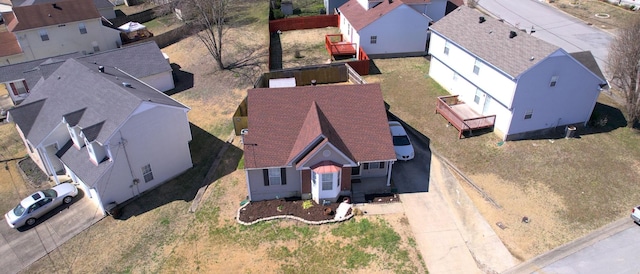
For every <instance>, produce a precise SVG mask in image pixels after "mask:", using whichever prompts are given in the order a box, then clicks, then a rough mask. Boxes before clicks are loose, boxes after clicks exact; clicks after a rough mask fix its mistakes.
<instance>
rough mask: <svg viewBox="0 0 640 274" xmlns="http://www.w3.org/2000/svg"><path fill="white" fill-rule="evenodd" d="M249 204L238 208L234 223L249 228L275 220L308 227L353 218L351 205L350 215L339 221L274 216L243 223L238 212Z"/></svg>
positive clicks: (336, 221)
mask: <svg viewBox="0 0 640 274" xmlns="http://www.w3.org/2000/svg"><path fill="white" fill-rule="evenodd" d="M249 204H251V202H248V203H246V204H244V205H242V206H241V207H240V208H238V211H237V213H236V221H237V222H238V223H239V224H241V225H245V226H250V225H254V224H257V223H259V222H263V221H271V220H277V219H292V220H296V221H300V222H303V223H305V224H309V225H323V224H328V223H338V222H344V221H346V220H349V219H351V218H353V216H354V213H353V204H351V214H349V215H347V216H345V217H344V218H342V219H339V220H335V219H332V220H324V221H307V220H305V219H303V218H300V217H296V216H292V215H276V216H271V217H266V218H261V219H258V220H255V221H253V222H244V221H242V220H240V211H242V209H243V208H245V207H246V206H248V205H249Z"/></svg>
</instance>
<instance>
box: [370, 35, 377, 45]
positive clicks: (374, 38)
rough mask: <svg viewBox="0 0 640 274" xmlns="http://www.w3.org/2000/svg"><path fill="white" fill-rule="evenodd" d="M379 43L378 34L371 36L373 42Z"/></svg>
mask: <svg viewBox="0 0 640 274" xmlns="http://www.w3.org/2000/svg"><path fill="white" fill-rule="evenodd" d="M375 43H378V36H377V35H372V36H371V44H375Z"/></svg>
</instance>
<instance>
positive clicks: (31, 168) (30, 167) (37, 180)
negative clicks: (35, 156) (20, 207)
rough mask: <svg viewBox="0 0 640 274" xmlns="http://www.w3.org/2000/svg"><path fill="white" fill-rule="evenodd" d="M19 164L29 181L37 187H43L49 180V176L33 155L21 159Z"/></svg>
mask: <svg viewBox="0 0 640 274" xmlns="http://www.w3.org/2000/svg"><path fill="white" fill-rule="evenodd" d="M18 166H20V169H22V172H24V175H26V176H27V179H28V182H29V183H30V184H31V185H32V186H33V187H35V188H41V187H42V186H43V185H45V184H46V183H47V182H48V181H49V176H47V175H46V174H44V172H42V170H41V169H40V168H39V167H38V165H36V163H35V162H33V160H32V159H31V157H27V158H25V159H23V160H21V161H19V162H18Z"/></svg>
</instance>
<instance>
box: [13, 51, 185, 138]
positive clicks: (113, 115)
mask: <svg viewBox="0 0 640 274" xmlns="http://www.w3.org/2000/svg"><path fill="white" fill-rule="evenodd" d="M123 83H128V85H130V87H125V86H124V85H123ZM143 101H148V102H153V103H157V104H161V105H168V106H173V107H179V108H187V107H186V106H184V105H182V104H181V103H179V102H177V101H175V100H173V99H172V98H171V97H169V96H167V95H165V94H163V93H162V92H160V91H158V90H156V89H153V88H151V87H149V86H147V85H146V84H144V83H142V82H140V81H138V80H136V79H133V78H131V77H129V76H127V75H126V74H124V73H122V72H121V71H119V70H117V69H115V68H111V67H105V72H104V73H101V72H99V71H98V66H96V65H94V64H93V63H87V62H84V61H83V60H75V59H69V60H67V61H65V62H64V63H63V64H62V65H61V66H60V67H59V68H58V69H57V70H55V71H54V72H53V73H52V74H51V76H50V77H48V78H46V79H45V80H43V81H40V82H39V83H38V84H37V85H36V86H35V87H34V88H33V91H32V92H31V94H30V95H29V96H28V97H27V99H25V101H24V102H23V103H22V104H21V105H20V106H18V107H16V108H14V109H12V110H10V111H9V116H10V118H11V119H12V120H13V121H14V122H15V123H16V124H17V125H18V126H19V127H20V129H21V130H22V132H23V134H24V135H25V137H26V138H27V139H28V140H29V141H30V142H31V143H32V144H33V145H38V144H40V142H42V141H43V140H44V138H45V137H46V136H47V135H48V134H49V133H50V132H52V131H53V129H55V128H56V127H57V126H58V125H59V124H60V123H61V122H62V118H63V117H72V118H73V120H75V121H73V122H76V121H77V125H78V126H79V127H80V128H82V129H86V130H87V132H85V134H87V135H88V137H91V138H90V139H95V140H97V141H98V142H99V143H101V144H104V143H105V142H106V141H107V138H108V137H109V136H111V135H112V134H113V133H114V130H115V129H117V128H118V127H119V126H120V125H122V124H123V123H124V122H125V121H126V120H127V118H128V117H129V115H130V114H131V113H132V112H133V111H134V110H135V109H136V108H137V107H138V106H139V105H140V104H141V103H142V102H143ZM83 109H84V110H83ZM80 110H83V111H82V113H77V112H78V111H80ZM100 123H102V125H101V126H100V127H99V128H98V127H97V126H96V125H98V124H100Z"/></svg>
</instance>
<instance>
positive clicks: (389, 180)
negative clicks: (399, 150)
mask: <svg viewBox="0 0 640 274" xmlns="http://www.w3.org/2000/svg"><path fill="white" fill-rule="evenodd" d="M393 163H394V162H393V161H389V172H387V186H391V169H392V167H393Z"/></svg>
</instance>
